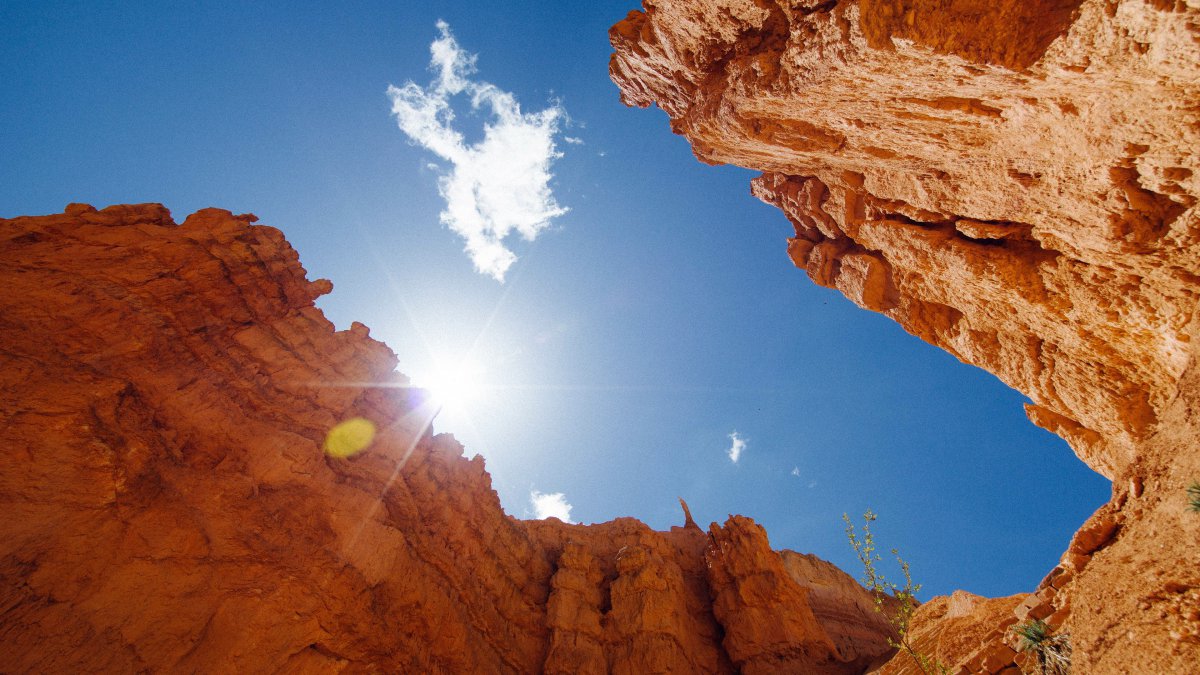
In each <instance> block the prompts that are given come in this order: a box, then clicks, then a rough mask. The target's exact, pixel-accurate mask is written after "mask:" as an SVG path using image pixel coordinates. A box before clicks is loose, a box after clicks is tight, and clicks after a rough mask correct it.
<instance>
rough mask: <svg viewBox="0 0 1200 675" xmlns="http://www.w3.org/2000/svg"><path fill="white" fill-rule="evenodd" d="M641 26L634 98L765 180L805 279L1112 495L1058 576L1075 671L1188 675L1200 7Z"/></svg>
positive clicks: (694, 3)
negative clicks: (1003, 395) (951, 367)
mask: <svg viewBox="0 0 1200 675" xmlns="http://www.w3.org/2000/svg"><path fill="white" fill-rule="evenodd" d="M643 4H644V11H642V12H631V13H630V14H629V16H628V17H627V18H626V19H625V20H623V21H621V22H620V23H618V24H617V25H615V26H614V27H613V28H612V30H611V32H610V37H611V40H612V43H613V47H614V49H615V53H614V55H613V57H612V61H611V74H612V78H613V80H614V81H615V82H616V83H617V85H618V86H619V87H620V89H621V96H622V100H623V101H624V102H625V103H627V104H629V105H634V106H643V107H644V106H648V105H652V104H656V105H658V106H659V107H661V108H662V109H663V110H664V111H666V113H667V114H668V116H669V117H670V123H671V129H672V130H673V131H674V132H675V133H678V134H681V135H683V136H685V137H686V138H687V139H688V140H689V141H690V142H691V144H692V147H693V150H694V151H695V153H696V156H697V157H698V158H699V159H701V160H702V161H705V162H710V163H730V164H737V165H739V166H743V167H748V168H753V169H758V170H761V171H762V172H763V174H762V176H761V177H759V178H757V179H756V180H755V181H754V182H753V186H752V191H753V193H754V194H755V195H756V196H758V197H759V198H761V199H763V200H764V201H766V202H768V203H771V204H774V205H776V206H778V207H779V208H780V209H781V210H782V211H783V213H784V215H786V216H787V218H788V220H789V221H790V222H791V224H792V225H793V226H794V230H795V235H794V237H792V238H791V239H790V240H789V241H788V245H787V253H788V255H789V256H790V258H791V260H792V261H793V263H794V264H795V265H796V266H798V267H800V268H801V269H803V270H805V271H806V272H807V273H808V275H809V277H811V278H812V279H813V281H815V282H817V283H818V284H821V285H823V286H828V287H831V288H836V289H838V290H840V291H841V292H842V293H844V294H845V295H846V296H847V297H848V298H849V299H850V300H852V301H854V302H855V303H856V304H858V305H859V306H861V307H863V308H866V309H869V310H872V311H876V312H880V313H883V314H885V315H887V316H889V317H891V318H893V319H895V320H896V321H897V322H899V323H900V324H901V325H902V326H904V328H905V329H907V330H908V331H909V332H911V333H913V334H914V335H916V336H918V337H920V338H922V339H924V340H926V341H928V342H930V343H932V344H935V345H938V346H940V347H942V348H944V349H946V350H947V351H949V352H950V353H952V354H954V355H955V356H957V357H958V358H960V359H962V360H963V361H966V362H968V363H971V364H974V365H977V366H980V367H982V368H985V369H987V370H989V371H991V372H992V373H994V374H995V375H996V376H998V377H999V378H1000V379H1002V380H1003V381H1004V382H1006V383H1008V384H1009V385H1011V386H1013V387H1014V388H1016V389H1018V390H1020V391H1022V392H1024V393H1025V394H1027V395H1028V396H1029V397H1030V398H1031V399H1032V400H1033V404H1031V405H1029V406H1027V412H1028V414H1029V417H1030V419H1031V420H1032V421H1033V422H1034V423H1036V424H1038V425H1040V426H1043V427H1045V428H1047V429H1049V430H1051V431H1053V432H1055V433H1057V434H1059V435H1060V436H1062V437H1063V438H1064V439H1066V440H1067V442H1068V443H1070V444H1071V446H1072V448H1073V449H1074V450H1075V452H1076V453H1077V454H1078V455H1079V457H1080V458H1081V459H1082V460H1083V461H1085V462H1087V463H1088V464H1089V465H1090V466H1091V467H1093V468H1094V469H1095V470H1096V471H1098V472H1100V473H1101V474H1103V475H1105V476H1107V477H1109V478H1110V479H1113V481H1114V483H1113V486H1114V496H1113V501H1112V502H1111V503H1110V504H1108V505H1106V506H1105V507H1104V508H1103V509H1101V511H1100V512H1098V513H1097V514H1096V516H1094V517H1093V518H1092V519H1091V520H1090V521H1089V522H1088V523H1087V524H1085V526H1084V527H1083V529H1082V530H1081V533H1080V535H1078V536H1077V537H1076V540H1075V541H1074V542H1072V543H1071V544H1070V546H1069V550H1068V551H1067V552H1066V553H1065V554H1064V556H1063V560H1062V562H1061V564H1060V565H1059V566H1058V567H1057V568H1056V571H1057V572H1056V573H1062V572H1065V573H1067V574H1069V576H1070V579H1071V580H1070V582H1064V585H1063V588H1062V589H1061V590H1060V589H1055V591H1054V593H1053V594H1052V595H1054V603H1058V604H1061V605H1063V606H1064V607H1074V611H1073V612H1068V613H1069V615H1070V616H1069V618H1065V619H1064V621H1065V624H1064V625H1063V630H1069V631H1071V632H1072V636H1073V639H1074V641H1075V643H1076V652H1075V654H1076V656H1075V658H1076V662H1077V664H1079V666H1080V668H1081V669H1083V670H1084V671H1085V672H1164V671H1176V672H1187V671H1189V670H1191V669H1193V668H1194V666H1195V664H1196V663H1200V637H1197V636H1198V635H1200V615H1197V613H1196V612H1195V611H1191V610H1188V609H1185V608H1186V607H1187V605H1188V602H1191V600H1190V599H1191V598H1195V597H1200V595H1198V594H1200V552H1198V551H1197V546H1196V545H1195V542H1196V541H1198V539H1197V537H1198V535H1200V530H1198V528H1200V525H1198V523H1197V520H1198V519H1197V518H1196V517H1195V516H1194V514H1189V513H1187V512H1186V496H1185V493H1184V491H1185V488H1186V486H1187V485H1188V484H1189V483H1191V482H1192V481H1196V480H1198V479H1200V442H1198V441H1197V438H1200V428H1198V426H1200V422H1198V420H1200V417H1198V416H1197V414H1196V409H1197V407H1198V403H1197V401H1198V400H1200V385H1197V383H1196V380H1197V377H1200V376H1198V375H1197V373H1196V353H1197V350H1196V344H1197V340H1198V339H1200V330H1198V328H1197V302H1198V300H1200V209H1198V207H1197V203H1198V200H1200V176H1198V175H1197V173H1198V172H1200V152H1198V150H1200V104H1198V103H1197V102H1198V101H1200V4H1198V3H1197V2H1195V0H1036V1H1030V0H988V1H986V2H985V1H982V0H980V1H976V0H963V1H955V2H949V1H946V0H857V1H855V0H645V2H644V3H643ZM1044 590H1045V589H1039V591H1038V592H1039V593H1041V592H1043V591H1044ZM1081 599H1086V600H1084V601H1082V604H1081ZM1046 602H1049V600H1046ZM1081 606H1082V607H1084V609H1083V610H1082V611H1080V609H1079V608H1080V607H1081ZM1044 609H1045V610H1047V611H1054V612H1058V611H1059V610H1060V608H1059V607H1058V606H1057V605H1055V606H1049V605H1047V606H1046V607H1045V608H1044ZM930 611H932V610H930ZM1061 616H1063V615H1060V617H1061ZM1135 638H1136V639H1135ZM999 651H1002V650H1000V649H999V648H997V652H999ZM995 661H996V660H995V659H992V661H989V663H993V665H994V663H995ZM981 667H982V666H981Z"/></svg>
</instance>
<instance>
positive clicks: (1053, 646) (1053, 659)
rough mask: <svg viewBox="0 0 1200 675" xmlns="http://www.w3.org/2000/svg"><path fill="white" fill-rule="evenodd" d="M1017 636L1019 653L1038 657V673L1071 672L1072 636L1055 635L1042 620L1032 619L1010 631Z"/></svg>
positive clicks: (1062, 673) (1064, 673) (1047, 674)
mask: <svg viewBox="0 0 1200 675" xmlns="http://www.w3.org/2000/svg"><path fill="white" fill-rule="evenodd" d="M1010 630H1011V631H1012V632H1013V635H1016V636H1017V651H1021V652H1030V653H1032V654H1033V655H1034V656H1036V657H1037V664H1038V672H1040V673H1042V674H1043V675H1066V673H1069V672H1071V636H1070V634H1068V633H1060V634H1057V635H1055V634H1054V631H1053V630H1051V629H1050V626H1048V625H1047V624H1046V622H1045V621H1042V620H1041V619H1030V620H1028V621H1025V622H1023V623H1018V624H1016V625H1015V626H1013V627H1012V628H1011V629H1010Z"/></svg>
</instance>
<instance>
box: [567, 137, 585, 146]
mask: <svg viewBox="0 0 1200 675" xmlns="http://www.w3.org/2000/svg"><path fill="white" fill-rule="evenodd" d="M563 140H564V141H566V142H568V143H570V144H571V145H583V139H582V138H575V137H574V136H563Z"/></svg>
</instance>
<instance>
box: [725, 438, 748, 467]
mask: <svg viewBox="0 0 1200 675" xmlns="http://www.w3.org/2000/svg"><path fill="white" fill-rule="evenodd" d="M729 440H730V441H732V444H731V445H730V446H729V450H728V451H727V454H728V455H729V461H731V462H733V463H734V464H737V462H738V459H740V458H741V456H742V451H743V450H745V449H746V439H744V438H742V437H741V436H739V435H738V432H736V431H734V432H733V433H732V434H729Z"/></svg>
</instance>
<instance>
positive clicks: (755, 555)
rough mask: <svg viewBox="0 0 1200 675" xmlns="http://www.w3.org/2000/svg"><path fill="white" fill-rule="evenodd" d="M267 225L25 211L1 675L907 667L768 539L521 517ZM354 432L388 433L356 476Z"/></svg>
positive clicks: (4, 391) (144, 209) (209, 213)
mask: <svg viewBox="0 0 1200 675" xmlns="http://www.w3.org/2000/svg"><path fill="white" fill-rule="evenodd" d="M254 220H255V218H254V216H251V215H241V216H238V215H233V214H231V213H229V212H228V211H222V210H219V209H206V210H203V211H200V212H198V213H195V214H193V215H191V216H190V217H188V218H187V219H186V220H185V221H184V222H183V223H182V224H178V225H177V224H176V223H175V222H174V221H173V220H172V218H171V216H170V214H169V213H168V211H167V210H166V209H165V208H163V207H162V206H160V205H157V204H143V205H136V206H113V207H109V208H106V209H104V210H101V211H97V210H96V209H94V208H92V207H90V206H86V205H81V204H73V205H70V206H69V207H68V208H67V210H66V212H65V213H63V214H61V215H52V216H42V217H22V218H14V219H11V220H0V280H2V282H3V286H4V289H5V292H4V293H3V294H0V443H2V445H3V447H4V452H3V453H0V509H2V510H3V513H4V518H3V519H0V671H3V672H6V673H48V672H72V673H75V672H281V673H316V672H322V673H324V672H340V671H345V672H405V673H461V672H486V673H505V672H508V673H537V672H545V673H629V674H631V675H632V674H634V673H637V674H641V673H669V672H671V673H684V672H687V673H731V672H735V671H741V672H746V673H771V672H819V673H847V674H849V673H859V672H862V671H863V670H864V669H865V668H866V667H867V666H868V664H870V663H871V662H873V661H875V660H878V659H880V658H881V657H883V656H886V655H887V654H889V653H890V651H891V650H890V648H889V647H888V645H887V635H888V634H887V628H886V624H885V623H884V622H883V620H882V618H881V617H880V616H879V615H877V614H875V613H873V612H870V611H863V608H867V609H868V610H869V608H870V606H871V600H870V597H869V596H868V594H867V592H866V591H865V590H863V589H862V587H861V586H858V585H857V584H856V583H855V582H854V581H853V580H852V579H851V578H850V577H849V576H847V575H846V574H844V573H842V572H840V571H838V570H837V569H836V568H834V567H833V566H832V565H829V564H828V563H824V562H823V561H820V560H817V559H815V558H812V557H806V556H799V554H792V553H790V552H785V553H784V554H782V555H781V554H780V553H777V552H775V551H772V550H771V548H770V545H769V543H768V540H767V536H766V533H765V532H764V531H763V529H762V528H761V527H759V526H758V525H756V524H754V523H753V522H752V521H750V520H749V519H746V518H742V517H731V518H730V519H729V520H728V521H727V522H726V523H725V524H724V525H717V524H713V525H712V527H711V528H710V530H709V531H708V532H705V531H702V530H701V529H700V528H699V527H698V526H697V525H696V524H695V523H694V522H692V521H691V518H690V516H689V517H688V518H687V521H686V524H685V526H684V527H675V528H672V529H671V530H670V531H668V532H656V531H653V530H651V529H649V528H648V527H646V526H645V525H644V524H642V523H640V522H638V521H636V520H633V519H619V520H616V521H612V522H609V523H602V524H597V525H587V526H583V525H571V524H564V523H562V522H559V521H558V520H545V521H520V520H516V519H514V518H512V517H509V516H507V515H505V514H504V512H503V511H502V510H501V507H500V503H499V500H498V498H497V496H496V493H495V492H494V491H493V490H492V488H491V480H490V477H489V476H488V474H487V473H486V471H485V470H484V466H483V460H482V459H481V458H479V457H475V458H473V459H470V460H468V459H466V458H464V457H463V454H462V453H463V448H462V447H461V446H460V445H459V444H458V443H457V442H456V441H454V439H453V438H452V437H449V436H446V435H436V436H435V435H431V433H430V432H429V428H428V427H429V419H430V415H431V412H432V411H431V410H430V407H429V406H428V405H427V404H426V403H424V402H423V397H422V392H421V391H420V390H416V389H408V388H405V387H404V386H403V385H404V384H405V383H406V380H405V378H404V377H403V376H402V375H399V374H397V373H396V372H395V366H396V358H395V356H394V355H393V354H392V353H391V351H390V350H389V349H388V348H387V347H386V346H384V345H383V344H381V343H379V342H376V341H374V340H372V339H371V338H370V337H369V336H368V331H367V328H366V327H364V326H362V325H361V324H354V325H353V326H352V327H351V328H350V329H349V330H347V331H341V332H337V331H335V330H334V327H333V326H332V325H331V324H330V323H329V322H328V321H327V320H326V319H325V318H324V316H323V315H322V313H321V312H320V310H318V309H317V308H316V307H314V305H313V301H314V299H315V298H317V297H318V296H320V295H322V294H324V293H328V292H329V291H330V290H331V288H332V286H331V284H330V283H329V282H328V281H323V280H322V281H316V282H310V281H309V280H307V279H306V278H305V272H304V269H303V268H302V267H301V266H300V264H299V261H298V258H297V254H296V252H295V251H294V250H292V248H291V247H290V246H289V245H288V244H287V242H286V241H284V238H283V235H282V234H281V233H280V232H279V231H278V230H276V229H274V228H271V227H265V226H257V225H252V224H251V223H252V222H253V221H254ZM355 417H363V418H366V419H368V420H370V421H372V422H373V423H374V424H375V425H376V427H377V428H378V430H379V433H378V435H377V437H376V439H375V441H374V443H373V444H372V445H371V446H370V447H369V448H368V449H367V450H365V451H363V452H362V453H360V454H358V455H355V456H353V457H351V458H349V459H334V458H331V457H329V456H327V455H326V454H325V453H324V452H323V451H322V444H323V442H324V441H325V438H326V434H327V433H328V431H329V430H330V429H331V428H332V427H333V426H334V425H335V424H337V423H339V422H341V421H343V420H346V419H349V418H355ZM797 561H800V562H799V563H798V562H797ZM801 563H802V564H801Z"/></svg>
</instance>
